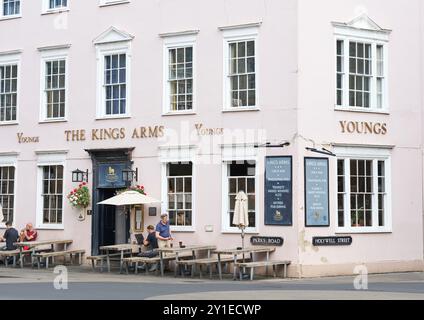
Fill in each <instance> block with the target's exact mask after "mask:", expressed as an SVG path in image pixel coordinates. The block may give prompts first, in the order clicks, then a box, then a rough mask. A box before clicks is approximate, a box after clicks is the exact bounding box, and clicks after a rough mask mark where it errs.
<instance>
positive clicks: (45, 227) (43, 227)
mask: <svg viewBox="0 0 424 320" xmlns="http://www.w3.org/2000/svg"><path fill="white" fill-rule="evenodd" d="M37 230H62V231H63V230H65V226H64V225H37Z"/></svg>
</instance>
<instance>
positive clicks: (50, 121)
mask: <svg viewBox="0 0 424 320" xmlns="http://www.w3.org/2000/svg"><path fill="white" fill-rule="evenodd" d="M61 122H68V120H66V119H45V120H41V121H40V122H38V123H40V124H46V123H61Z"/></svg>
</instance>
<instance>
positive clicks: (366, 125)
mask: <svg viewBox="0 0 424 320" xmlns="http://www.w3.org/2000/svg"><path fill="white" fill-rule="evenodd" d="M340 127H341V130H342V133H359V134H375V135H383V136H384V135H386V134H387V124H386V123H380V122H369V121H340Z"/></svg>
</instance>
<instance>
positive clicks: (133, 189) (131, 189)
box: [116, 185, 147, 196]
mask: <svg viewBox="0 0 424 320" xmlns="http://www.w3.org/2000/svg"><path fill="white" fill-rule="evenodd" d="M127 191H137V192H139V193H141V194H144V195H145V196H147V193H146V192H145V190H144V186H141V185H136V186H131V187H128V188H126V189H122V190H118V191H117V192H116V195H118V194H121V193H123V192H127Z"/></svg>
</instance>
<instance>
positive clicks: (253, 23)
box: [218, 21, 262, 31]
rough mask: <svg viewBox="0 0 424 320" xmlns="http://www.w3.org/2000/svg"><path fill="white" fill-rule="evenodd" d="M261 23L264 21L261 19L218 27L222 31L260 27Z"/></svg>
mask: <svg viewBox="0 0 424 320" xmlns="http://www.w3.org/2000/svg"><path fill="white" fill-rule="evenodd" d="M261 25H262V21H259V22H251V23H244V24H237V25H232V26H223V27H218V29H219V30H220V31H226V30H234V29H244V28H259V27H260V26H261Z"/></svg>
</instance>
